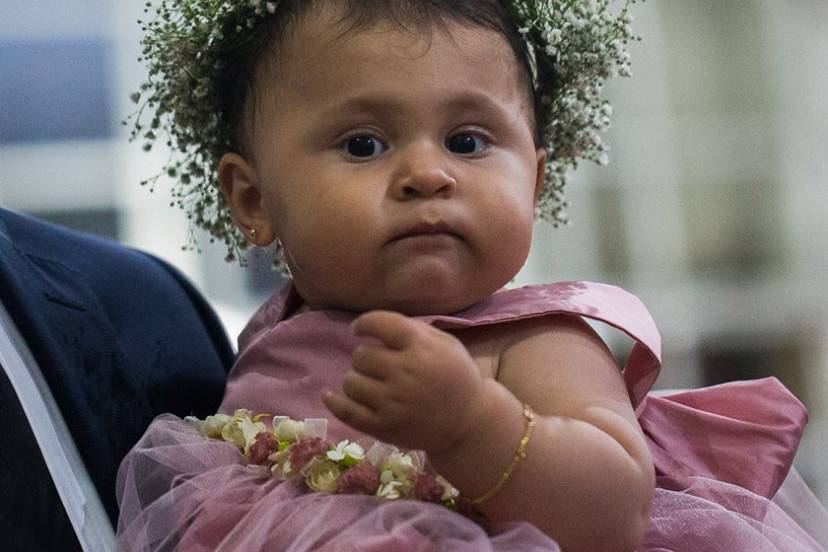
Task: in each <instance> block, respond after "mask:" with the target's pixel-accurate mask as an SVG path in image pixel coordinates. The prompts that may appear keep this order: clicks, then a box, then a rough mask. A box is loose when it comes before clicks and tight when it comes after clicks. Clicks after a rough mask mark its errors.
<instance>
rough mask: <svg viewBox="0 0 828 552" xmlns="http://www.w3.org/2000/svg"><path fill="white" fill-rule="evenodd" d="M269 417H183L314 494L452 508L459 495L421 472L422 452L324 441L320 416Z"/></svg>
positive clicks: (243, 411)
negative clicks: (268, 420) (301, 418)
mask: <svg viewBox="0 0 828 552" xmlns="http://www.w3.org/2000/svg"><path fill="white" fill-rule="evenodd" d="M269 416H270V414H256V415H254V414H253V413H252V412H250V411H249V410H246V409H240V410H236V411H235V413H233V415H232V416H230V415H227V414H215V415H213V416H207V417H206V418H205V419H204V420H201V419H199V418H196V417H193V416H188V417H186V418H184V421H185V422H187V423H188V424H189V425H190V426H192V427H194V428H195V429H196V430H197V431H198V432H199V433H201V434H202V435H203V436H205V437H207V438H210V439H218V440H222V441H224V442H226V443H230V444H232V445H235V446H236V447H237V448H238V449H239V452H240V453H241V454H242V456H243V457H244V459H245V461H246V462H247V464H248V465H254V466H261V467H263V468H265V469H267V470H268V472H269V473H270V474H271V475H272V476H273V477H275V478H276V479H279V480H287V479H291V478H293V477H303V478H304V482H305V484H306V485H307V487H308V488H309V489H310V490H311V491H314V492H323V493H342V494H364V495H374V496H376V497H377V498H379V499H383V500H397V499H403V498H407V499H414V500H423V501H426V502H434V503H437V504H442V505H443V506H446V507H447V508H451V509H456V508H457V505H458V498H459V495H460V493H459V492H458V490H457V489H455V488H454V487H453V486H452V485H451V484H450V483H449V482H448V481H446V480H445V479H444V478H442V477H441V476H439V475H434V474H432V473H429V472H428V471H427V470H426V462H425V455H424V454H423V453H422V452H419V451H409V452H402V451H400V450H399V449H397V447H395V446H393V445H388V444H386V443H381V442H379V441H377V442H375V443H373V444H372V445H371V446H370V447H368V448H367V449H366V448H365V447H363V445H360V444H359V443H356V442H353V441H349V440H347V439H346V440H343V441H340V442H339V443H336V444H333V443H331V442H328V441H326V440H325V436H326V434H327V423H328V421H327V420H326V419H324V418H306V419H305V420H304V421H301V422H300V421H297V420H293V419H291V418H289V417H287V416H274V417H273V422H272V425H271V429H268V427H267V425H266V424H265V423H264V422H263V421H262V420H264V419H265V418H267V417H269Z"/></svg>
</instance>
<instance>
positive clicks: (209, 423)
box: [204, 414, 230, 439]
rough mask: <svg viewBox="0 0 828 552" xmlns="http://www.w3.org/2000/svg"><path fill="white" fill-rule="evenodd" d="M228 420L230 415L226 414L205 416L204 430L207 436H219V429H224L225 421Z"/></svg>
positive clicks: (215, 437) (216, 437)
mask: <svg viewBox="0 0 828 552" xmlns="http://www.w3.org/2000/svg"><path fill="white" fill-rule="evenodd" d="M229 421H230V416H228V415H227V414H215V415H213V416H207V417H206V418H205V419H204V432H205V433H206V434H207V437H212V438H214V439H218V438H219V437H221V430H222V429H224V426H225V425H227V422H229Z"/></svg>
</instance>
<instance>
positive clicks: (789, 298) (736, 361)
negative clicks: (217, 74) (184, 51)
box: [0, 0, 828, 502]
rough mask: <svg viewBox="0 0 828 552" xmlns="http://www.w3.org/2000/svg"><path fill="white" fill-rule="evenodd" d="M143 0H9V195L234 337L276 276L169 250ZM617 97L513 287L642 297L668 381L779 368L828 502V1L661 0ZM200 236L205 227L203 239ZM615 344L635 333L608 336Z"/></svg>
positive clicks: (1, 103)
mask: <svg viewBox="0 0 828 552" xmlns="http://www.w3.org/2000/svg"><path fill="white" fill-rule="evenodd" d="M142 6H143V2H142V1H140V0H129V1H126V0H124V1H119V2H103V1H101V0H97V1H95V0H34V1H30V2H26V3H21V2H13V1H11V0H0V15H2V17H0V205H2V206H4V207H6V208H11V209H14V210H18V211H22V212H29V213H33V214H35V215H38V216H40V217H43V218H46V219H49V220H53V221H56V222H58V223H61V224H64V225H67V226H72V227H76V228H79V229H82V230H85V231H90V232H95V233H99V234H101V235H105V236H108V237H111V238H114V239H117V240H120V241H121V242H123V243H126V244H129V245H132V246H135V247H139V248H142V249H145V250H148V251H151V252H153V253H155V254H157V255H159V256H161V257H164V258H166V259H168V260H170V261H171V262H173V263H174V264H175V265H177V266H179V267H180V268H182V269H183V270H184V271H185V272H186V273H187V274H189V275H190V277H191V278H192V279H193V280H194V281H195V282H196V284H197V285H198V286H199V287H200V288H201V289H202V291H203V292H204V293H205V294H206V295H207V297H208V298H209V299H210V300H211V301H212V302H213V304H214V305H216V306H217V307H218V309H219V311H220V313H221V315H222V317H223V319H224V320H225V323H226V325H227V327H228V330H229V331H230V332H231V333H232V334H234V335H235V334H237V333H238V331H239V330H240V328H241V326H242V325H243V323H244V321H245V319H246V318H247V317H248V316H249V314H250V313H251V312H252V311H253V309H254V308H255V307H256V305H257V304H258V303H259V302H261V300H263V298H264V297H265V296H266V295H267V294H269V293H270V292H271V291H272V289H273V288H274V287H275V286H276V285H277V283H278V277H277V276H276V275H275V274H273V273H271V272H270V271H269V270H268V268H267V262H266V260H257V261H256V262H254V263H253V267H252V268H250V269H244V270H243V269H239V268H237V267H235V266H230V265H225V264H224V263H223V261H222V257H223V251H222V250H221V248H219V247H217V246H211V245H210V244H209V243H207V240H206V239H202V240H201V242H202V246H203V250H204V251H203V253H202V254H200V255H199V254H196V253H193V252H185V251H182V250H181V245H183V244H184V243H185V242H186V240H187V232H188V226H187V222H186V220H185V218H184V216H183V215H182V214H181V213H179V212H177V211H176V210H174V209H170V208H169V207H168V205H167V204H168V202H169V196H168V195H167V194H166V191H165V190H164V189H163V186H159V187H158V189H157V190H156V192H155V193H153V194H150V193H148V192H147V191H146V190H144V189H142V188H141V187H140V186H138V182H139V181H140V180H141V179H143V178H146V177H148V176H151V175H153V174H155V172H156V171H157V170H158V169H159V168H160V167H161V164H162V162H163V161H164V157H163V153H162V152H154V153H153V154H152V155H147V154H144V153H143V152H142V151H141V148H140V144H129V143H128V142H127V132H126V130H125V128H124V127H122V126H121V125H120V124H119V122H120V120H121V119H123V118H124V117H125V116H126V115H128V114H129V113H130V112H131V110H132V105H131V103H130V102H129V100H128V95H129V93H130V92H132V91H133V90H134V89H136V88H137V86H138V85H139V84H140V82H141V80H142V75H143V73H142V68H141V66H140V65H139V64H138V63H137V61H136V58H137V57H138V54H139V44H138V42H139V39H140V36H139V29H138V25H137V24H136V22H135V20H136V19H137V18H139V17H140V16H141V10H142ZM634 13H635V15H636V22H635V23H634V25H635V27H636V29H637V31H638V32H639V33H640V34H641V35H642V36H643V38H644V41H643V43H640V44H634V45H633V46H632V51H633V71H634V77H633V78H632V79H627V80H624V81H623V82H616V83H613V84H612V85H611V87H610V88H609V89H608V90H607V94H608V95H609V96H610V98H612V100H613V102H614V105H615V114H616V115H615V119H614V126H613V129H612V131H611V132H610V136H609V137H608V142H609V143H610V144H611V146H612V148H613V154H612V163H611V164H610V165H609V167H602V168H597V167H591V166H585V167H583V168H582V170H581V171H580V172H579V174H578V175H577V177H576V178H575V179H574V182H573V184H572V185H571V189H570V190H568V197H569V200H570V201H571V203H572V208H571V219H572V221H573V224H572V225H571V226H569V227H566V228H562V229H558V230H553V229H552V228H550V227H548V226H546V225H544V224H539V225H538V227H537V230H536V239H535V243H534V246H533V250H532V253H531V256H530V259H529V261H528V263H527V265H526V267H525V268H524V270H523V271H522V272H521V274H519V275H518V277H517V279H516V281H515V285H521V284H527V283H537V282H546V281H551V280H559V279H589V280H599V281H607V282H612V283H617V284H619V285H622V286H624V287H626V288H628V289H629V290H631V291H632V292H634V293H636V294H638V295H639V296H640V297H641V298H642V299H643V300H644V302H645V303H646V304H647V305H648V306H649V308H650V309H651V311H652V313H653V316H654V317H655V319H656V322H657V323H658V325H659V327H660V329H661V332H662V337H663V342H664V357H665V366H664V371H663V374H662V376H661V379H660V381H659V386H660V387H666V388H676V387H688V386H699V385H707V384H713V383H719V382H723V381H728V380H732V379H740V378H753V377H763V376H767V375H775V376H777V377H779V378H780V379H781V380H782V381H783V382H785V383H786V384H787V385H788V386H789V387H790V388H791V389H792V390H794V391H795V392H796V394H797V395H798V396H799V397H800V398H801V399H802V400H803V401H804V402H805V403H806V405H807V406H808V408H809V410H810V412H811V424H810V425H809V428H808V431H807V434H806V438H805V441H804V443H803V446H802V449H801V451H800V454H799V456H798V458H797V464H798V466H799V468H800V470H801V471H802V473H803V475H804V476H805V477H806V479H807V480H808V481H809V482H810V483H811V485H812V486H813V487H814V489H815V490H816V491H817V493H818V494H819V495H820V497H821V498H822V500H823V502H828V470H826V469H825V468H823V467H822V463H821V461H820V456H819V451H821V450H823V449H824V448H825V447H826V445H827V444H828V404H827V403H826V392H827V391H828V376H826V373H827V372H828V371H826V368H827V367H828V293H826V291H828V289H826V288H828V286H827V285H826V283H825V274H826V273H828V270H826V269H828V246H826V238H828V217H826V216H825V215H826V205H828V187H827V186H826V180H828V155H826V153H828V147H826V146H828V103H826V102H825V97H826V96H828V56H825V55H824V53H825V52H826V51H828V3H826V2H824V0H797V1H793V0H773V1H771V0H764V1H763V0H693V1H692V2H688V1H686V0H651V1H650V2H646V3H644V4H638V5H636V6H635V11H634ZM202 238H203V236H202ZM601 331H602V333H603V334H604V335H605V336H606V338H607V339H608V340H609V341H610V342H611V343H612V344H613V345H615V346H616V347H617V349H618V351H619V355H620V354H622V353H623V351H624V350H625V348H628V347H629V344H628V343H626V341H625V340H623V339H622V338H621V336H619V335H617V334H614V333H612V332H611V331H608V330H601Z"/></svg>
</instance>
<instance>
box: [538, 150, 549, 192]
mask: <svg viewBox="0 0 828 552" xmlns="http://www.w3.org/2000/svg"><path fill="white" fill-rule="evenodd" d="M535 153H536V154H537V175H536V176H535V205H536V206H537V204H538V198H540V194H541V192H542V191H543V184H544V182H546V157H547V155H548V153H547V152H546V148H538V149H537V151H536V152H535Z"/></svg>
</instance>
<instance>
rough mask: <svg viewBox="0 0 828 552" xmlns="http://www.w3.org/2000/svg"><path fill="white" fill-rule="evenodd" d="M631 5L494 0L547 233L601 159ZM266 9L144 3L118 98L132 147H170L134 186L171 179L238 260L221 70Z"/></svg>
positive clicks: (190, 210) (625, 0)
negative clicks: (517, 72)
mask: <svg viewBox="0 0 828 552" xmlns="http://www.w3.org/2000/svg"><path fill="white" fill-rule="evenodd" d="M635 1H636V0H565V1H564V0H502V4H503V5H504V7H506V8H507V10H509V13H510V14H511V17H512V20H513V21H514V23H515V24H516V25H517V29H518V31H519V33H520V35H521V36H522V37H523V39H524V40H525V42H526V44H527V48H528V50H529V53H530V59H531V64H532V78H533V84H534V89H535V94H536V97H538V98H539V110H540V113H539V117H538V118H539V132H540V138H541V144H542V145H543V146H544V147H546V149H547V151H548V153H549V160H548V163H547V174H546V181H545V185H544V187H543V189H542V190H541V194H540V198H539V213H540V216H541V218H544V219H546V220H548V221H550V222H552V224H553V225H555V226H558V225H559V224H564V223H566V221H567V216H566V207H567V205H566V202H565V201H564V199H563V190H564V188H565V187H566V184H567V182H568V180H569V177H570V174H571V172H572V171H573V170H574V169H576V168H577V166H578V161H579V160H580V159H586V160H590V161H594V162H597V163H601V164H603V163H604V162H606V160H607V155H606V152H607V150H608V148H606V147H605V146H604V145H603V142H602V139H601V136H600V135H599V134H597V132H596V131H600V132H605V131H606V130H607V129H608V127H609V117H610V114H611V111H609V110H605V109H604V108H603V107H604V106H607V107H608V104H607V102H606V101H605V100H603V99H602V98H601V90H602V87H603V85H604V82H605V81H606V80H607V79H609V78H611V77H613V76H615V75H620V76H622V77H627V76H630V75H631V74H632V71H631V68H630V58H629V53H628V52H627V50H626V45H627V43H628V42H629V41H631V40H639V38H638V37H637V36H635V35H634V34H633V33H632V30H631V28H630V24H631V23H632V21H633V17H632V15H631V14H630V13H629V8H630V6H631V4H633V3H634V2H635ZM616 2H617V3H620V4H621V7H620V8H619V9H617V10H615V9H613V8H612V6H614V5H615V4H616ZM278 5H279V1H278V0H272V1H267V0H154V2H153V1H148V2H147V3H146V4H145V9H144V12H145V13H146V14H147V16H146V18H145V19H144V20H140V21H139V23H140V24H141V26H142V30H143V31H144V32H145V35H144V38H143V40H142V42H141V44H142V51H141V57H140V58H139V60H140V61H144V62H146V64H147V66H148V78H147V80H146V82H144V83H143V84H141V85H140V88H139V90H138V91H136V92H134V93H133V94H131V95H130V99H131V100H132V101H133V102H135V103H136V104H137V105H138V109H137V111H136V112H135V113H133V114H132V115H131V116H130V118H129V119H128V120H127V121H124V123H125V124H126V123H129V121H130V120H131V121H132V130H131V132H130V140H138V141H141V142H143V149H144V150H145V151H151V150H152V149H153V147H154V146H155V145H156V144H159V143H160V144H162V145H165V144H166V145H168V146H169V147H171V149H172V156H171V157H170V159H169V160H168V162H167V163H166V165H165V166H164V167H163V168H162V170H161V171H159V173H158V174H157V175H156V176H154V177H152V178H149V179H147V180H145V181H144V182H142V184H143V185H146V186H148V187H149V188H150V190H152V189H154V186H155V184H156V183H157V182H158V181H159V180H160V179H162V177H163V178H170V179H173V180H174V183H173V185H172V195H173V201H172V205H174V206H177V207H180V208H182V209H184V211H185V212H186V213H187V216H188V218H189V219H190V221H191V224H192V225H194V226H198V227H201V228H203V229H205V230H206V231H207V232H209V233H210V234H211V235H212V236H213V239H217V240H220V241H223V242H224V244H225V245H226V246H227V250H228V255H227V259H228V260H234V259H238V260H240V261H242V260H243V259H242V257H241V252H242V249H244V248H245V247H246V241H245V239H244V236H243V235H242V234H241V232H240V231H239V229H238V228H237V227H236V226H235V224H234V223H233V219H232V216H231V214H230V210H229V208H228V206H227V204H226V202H225V200H224V198H223V196H222V195H221V193H219V191H218V186H217V169H218V162H219V159H220V158H221V156H222V154H224V153H226V152H228V151H232V149H233V148H232V142H233V140H232V137H233V132H234V129H232V128H230V123H229V121H227V120H226V118H225V115H224V113H223V112H222V101H221V91H220V83H221V82H223V79H224V78H225V77H226V71H227V70H228V67H227V63H226V59H225V55H226V54H225V52H227V51H229V50H234V49H236V48H238V47H239V46H242V45H244V44H245V41H246V40H248V38H249V37H250V36H251V34H252V33H251V29H255V28H256V26H257V25H259V24H262V22H263V21H264V20H266V19H267V18H268V17H270V16H271V15H273V14H275V13H276V11H277V8H278ZM240 86H241V85H240ZM596 113H600V115H596ZM194 236H195V234H194V232H193V229H192V228H191V232H190V238H189V241H188V244H187V246H185V248H191V249H197V248H198V247H197V244H196V242H195V237H194Z"/></svg>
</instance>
